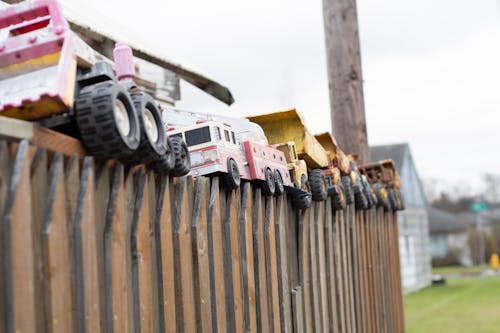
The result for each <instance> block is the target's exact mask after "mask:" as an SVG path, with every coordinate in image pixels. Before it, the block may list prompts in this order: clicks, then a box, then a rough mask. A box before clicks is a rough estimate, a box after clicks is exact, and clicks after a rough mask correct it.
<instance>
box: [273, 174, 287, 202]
mask: <svg viewBox="0 0 500 333" xmlns="http://www.w3.org/2000/svg"><path fill="white" fill-rule="evenodd" d="M274 182H275V190H274V194H275V195H276V196H277V197H279V196H280V195H282V194H283V193H284V192H285V185H284V184H283V177H282V176H281V173H280V172H279V171H278V170H275V171H274Z"/></svg>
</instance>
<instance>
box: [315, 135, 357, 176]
mask: <svg viewBox="0 0 500 333" xmlns="http://www.w3.org/2000/svg"><path fill="white" fill-rule="evenodd" d="M314 137H315V138H316V140H318V142H319V143H320V144H321V145H322V146H323V148H324V149H325V150H326V151H327V152H328V153H329V154H330V159H331V160H332V161H335V162H336V163H335V164H336V167H338V168H339V169H340V171H342V172H343V173H344V174H348V173H350V172H351V169H350V167H349V160H348V159H347V156H346V155H345V154H344V152H343V151H342V150H341V149H340V147H339V145H338V144H337V140H335V138H334V137H333V135H332V134H331V133H330V132H324V133H319V134H315V135H314Z"/></svg>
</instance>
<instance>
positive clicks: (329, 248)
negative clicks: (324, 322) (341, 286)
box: [324, 200, 341, 333]
mask: <svg viewBox="0 0 500 333" xmlns="http://www.w3.org/2000/svg"><path fill="white" fill-rule="evenodd" d="M334 214H335V210H334V208H333V205H332V202H331V200H329V201H328V202H327V205H326V206H325V222H324V224H325V226H324V230H325V232H324V242H325V254H326V257H325V261H326V267H325V270H326V290H327V292H326V297H327V306H328V320H329V321H330V323H329V331H330V332H333V333H337V332H340V328H341V327H340V325H339V324H340V322H339V316H338V309H337V307H338V306H339V305H338V304H337V298H338V295H337V279H336V275H335V274H336V272H335V271H336V269H337V267H336V266H335V238H334V230H333V229H334V225H333V223H334V217H333V216H334Z"/></svg>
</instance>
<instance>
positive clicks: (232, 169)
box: [221, 158, 241, 191]
mask: <svg viewBox="0 0 500 333" xmlns="http://www.w3.org/2000/svg"><path fill="white" fill-rule="evenodd" d="M221 183H222V186H223V187H224V188H225V189H226V190H228V191H232V190H235V189H237V188H238V187H239V186H240V184H241V178H240V170H239V169H238V165H237V164H236V162H235V161H234V160H233V159H232V158H230V159H229V160H228V161H227V173H224V174H223V175H222V176H221Z"/></svg>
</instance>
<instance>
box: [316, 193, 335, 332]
mask: <svg viewBox="0 0 500 333" xmlns="http://www.w3.org/2000/svg"><path fill="white" fill-rule="evenodd" d="M329 200H330V199H328V201H326V202H325V201H322V202H319V203H318V207H317V212H315V215H316V217H315V223H314V229H315V230H314V233H315V238H316V239H315V241H316V249H317V250H316V253H317V258H316V262H317V264H316V265H317V270H318V276H317V284H318V289H317V290H318V302H319V309H320V310H319V312H320V319H321V331H323V332H328V331H329V330H330V327H329V324H330V323H329V320H328V319H329V316H328V304H327V294H328V293H327V289H326V269H325V266H326V262H325V258H326V254H325V206H328V205H330V204H329V203H330V201H329ZM330 206H331V205H330Z"/></svg>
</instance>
